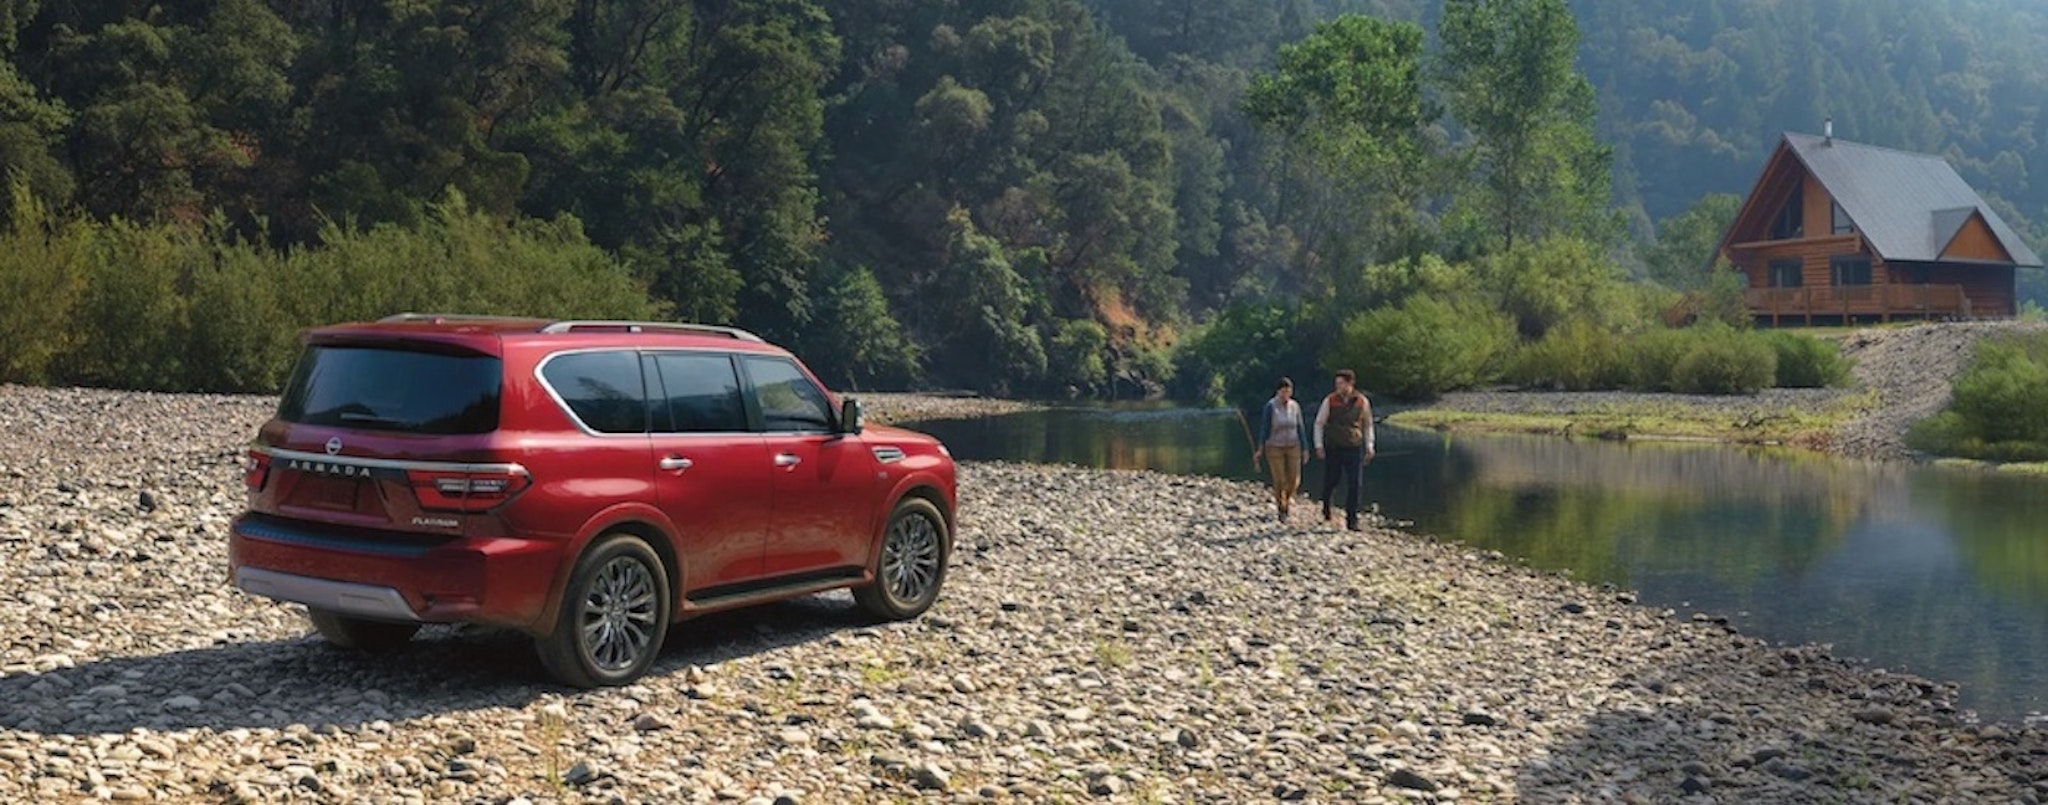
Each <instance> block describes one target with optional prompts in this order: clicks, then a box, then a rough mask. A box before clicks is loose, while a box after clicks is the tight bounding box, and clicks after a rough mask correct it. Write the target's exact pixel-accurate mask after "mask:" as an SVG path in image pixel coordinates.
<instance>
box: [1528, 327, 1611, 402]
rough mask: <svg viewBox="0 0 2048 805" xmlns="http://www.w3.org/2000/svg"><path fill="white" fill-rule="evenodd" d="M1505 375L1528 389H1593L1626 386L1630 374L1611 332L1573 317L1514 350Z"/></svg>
mask: <svg viewBox="0 0 2048 805" xmlns="http://www.w3.org/2000/svg"><path fill="white" fill-rule="evenodd" d="M1507 377H1508V380H1510V381H1512V382H1514V383H1516V384H1517V385H1521V386H1524V387H1528V388H1538V387H1548V388H1555V389H1562V390H1565V391H1595V390H1608V389H1617V388H1621V387H1622V386H1624V385H1627V383H1628V380H1629V373H1628V367H1627V366H1626V365H1625V364H1624V363H1623V362H1622V349H1621V344H1620V343H1619V342H1617V341H1616V340H1615V337H1614V335H1613V334H1612V333H1609V332H1608V331H1607V330H1605V329H1602V328H1601V327H1600V326H1599V325H1597V324H1594V323H1593V322H1591V321H1587V320H1585V319H1575V320H1573V321H1572V322H1570V323H1568V324H1566V325H1565V326H1563V327H1559V328H1557V329H1554V330H1551V331H1550V333H1549V334H1547V335H1545V336H1543V339H1542V340H1540V341H1537V342H1535V343H1533V344H1528V345H1526V346H1524V347H1522V348H1521V350H1519V351H1518V352H1516V353H1515V358H1514V360H1513V361H1512V362H1511V363H1510V364H1509V366H1508V372H1507Z"/></svg>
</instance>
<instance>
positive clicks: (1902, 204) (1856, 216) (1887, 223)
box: [1722, 133, 2042, 266]
mask: <svg viewBox="0 0 2048 805" xmlns="http://www.w3.org/2000/svg"><path fill="white" fill-rule="evenodd" d="M1784 156H1792V158H1796V160H1798V164H1800V166H1804V168H1806V172H1808V174H1812V178H1815V180H1819V182H1821V186H1825V188H1827V195H1831V197H1833V199H1835V203H1839V205H1841V211H1843V213H1847V215H1849V221H1851V223H1855V229H1858V231H1862V236H1864V240H1868V242H1870V248H1872V250H1874V252H1876V254H1878V256H1882V258H1884V260H1886V262H1937V260H1942V254H1944V252H1946V250H1948V248H1950V244H1952V242H1954V240H1956V234H1958V231H1962V227H1964V225H1968V223H1970V219H1972V217H1978V215H1980V217H1982V219H1985V225H1987V227H1989V229H1991V234H1993V238H1997V242H1999V246H2001V248H2003V250H2005V254H2011V256H2013V264H2019V266H2040V264H2042V260H2040V256H2036V254H2034V250H2032V248H2028V244H2025V240H2021V238H2019V234H2017V231H2013V227H2011V225H2007V223H2005V219H2001V217H1999V213H1995V211H1991V205H1987V203H1985V199H1982V197H1978V195H1976V190H1974V188H1970V182H1964V180H1962V176H1960V174H1956V168H1952V166H1950V164H1948V160H1944V158H1939V156H1933V154H1913V152H1901V150H1892V147H1878V145H1864V143H1851V141H1847V139H1829V137H1815V135H1802V133H1786V135H1784V141H1782V143H1780V145H1778V152H1774V154H1772V160H1769V162H1767V164H1765V168H1763V176H1759V178H1757V184H1755V186H1753V188H1751V190H1749V195H1751V199H1749V201H1747V203H1745V205H1743V209H1745V213H1747V211H1749V207H1753V205H1757V203H1759V201H1763V199H1755V195H1757V193H1761V190H1763V186H1765V184H1767V182H1769V178H1772V172H1774V166H1778V164H1780V160H1782V158H1784ZM1735 225H1741V221H1735ZM1733 236H1735V231H1733V227H1731V231H1729V238H1733ZM1729 238H1724V240H1722V248H1726V246H1729V242H1726V240H1729Z"/></svg>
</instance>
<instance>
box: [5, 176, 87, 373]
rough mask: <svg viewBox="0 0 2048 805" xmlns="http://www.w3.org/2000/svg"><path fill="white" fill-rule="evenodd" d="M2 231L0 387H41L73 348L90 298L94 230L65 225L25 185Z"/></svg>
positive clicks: (15, 196)
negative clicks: (82, 307)
mask: <svg viewBox="0 0 2048 805" xmlns="http://www.w3.org/2000/svg"><path fill="white" fill-rule="evenodd" d="M11 209H12V211H13V220H12V221H11V222H10V223H11V225H10V226H9V227H8V228H7V229H6V230H4V232H0V344H5V345H6V348H5V349H0V382H10V383H39V382H42V381H44V380H46V379H48V374H49V369H50V362H51V361H52V360H53V359H55V358H57V357H58V356H59V355H62V354H64V353H65V352H66V351H67V350H68V349H69V348H70V346H71V343H72V340H73V338H74V337H75V336H76V334H77V330H76V329H75V328H74V327H72V326H71V325H72V315H73V309H74V308H75V307H77V305H78V303H79V300H80V298H81V297H83V296H84V294H85V288H86V271H87V269H88V263H89V261H90V252H91V248H92V241H91V234H92V233H91V231H90V230H89V229H87V228H86V227H85V226H83V225H80V224H78V223H75V222H69V221H63V220H60V219H58V218H57V217H56V216H55V215H53V214H51V212H50V210H49V208H48V207H45V206H43V204H42V203H41V202H40V201H38V200H37V199H36V198H35V197H34V196H32V195H30V194H29V193H28V191H27V190H26V189H24V188H23V187H22V186H21V185H20V184H16V185H15V186H14V188H13V203H12V207H11Z"/></svg>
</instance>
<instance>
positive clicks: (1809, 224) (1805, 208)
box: [1793, 162, 1835, 238]
mask: <svg viewBox="0 0 2048 805" xmlns="http://www.w3.org/2000/svg"><path fill="white" fill-rule="evenodd" d="M1793 169H1794V170H1796V171H1798V172H1799V183H1800V184H1801V185H1802V186H1804V188H1805V189H1804V192H1805V197H1804V198H1802V199H1800V202H1799V203H1800V208H1799V214H1800V215H1801V216H1803V217H1804V218H1805V219H1806V221H1805V223H1804V226H1805V227H1806V236H1807V237H1809V238H1825V237H1829V236H1831V235H1833V234H1834V231H1835V197H1834V196H1831V195H1828V189H1827V188H1826V187H1824V186H1822V185H1821V183H1820V182H1819V181H1817V180H1815V179H1814V178H1813V176H1811V175H1809V174H1808V173H1807V172H1806V168H1804V167H1802V166H1800V165H1799V164H1798V163H1797V162H1794V163H1793Z"/></svg>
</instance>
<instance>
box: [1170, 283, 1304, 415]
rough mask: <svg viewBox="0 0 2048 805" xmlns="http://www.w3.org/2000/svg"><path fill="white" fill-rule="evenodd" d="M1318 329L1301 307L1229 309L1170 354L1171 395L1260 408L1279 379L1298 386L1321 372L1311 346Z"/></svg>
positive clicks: (1211, 403)
mask: <svg viewBox="0 0 2048 805" xmlns="http://www.w3.org/2000/svg"><path fill="white" fill-rule="evenodd" d="M1321 329H1322V328H1319V327H1318V326H1317V325H1316V324H1315V322H1314V318H1313V316H1311V315H1310V314H1309V313H1308V312H1307V310H1306V309H1305V308H1304V307H1302V306H1297V305H1282V304H1264V305H1254V304H1240V305H1233V306H1231V307H1229V308H1227V309H1225V310H1224V311H1223V312H1222V313H1221V314H1219V315H1218V316H1217V317H1216V318H1215V319H1214V320H1212V321H1210V322H1209V323H1208V324H1207V325H1206V326H1204V327H1203V328H1202V329H1200V330H1199V331H1197V332H1195V333H1194V334H1192V335H1190V336H1189V337H1188V338H1187V339H1186V340H1184V341H1182V342H1181V345H1180V348H1179V349H1178V350H1176V351H1175V353H1174V356H1173V357H1174V378H1175V384H1174V385H1175V387H1176V389H1177V392H1176V393H1177V394H1178V395H1179V396H1180V397H1182V398H1183V399H1188V400H1192V401H1195V402H1199V403H1202V404H1204V405H1226V404H1229V405H1239V406H1242V405H1251V404H1256V403H1259V402H1263V401H1264V400H1265V399H1266V396H1267V394H1268V393H1270V392H1271V391H1272V390H1273V384H1274V383H1275V382H1277V381H1278V380H1279V379H1280V378H1281V377H1293V378H1294V380H1295V382H1297V383H1299V382H1305V381H1306V380H1307V379H1308V377H1309V376H1310V374H1311V373H1314V372H1319V371H1321V367H1319V366H1317V365H1316V359H1317V358H1318V357H1319V356H1318V354H1317V351H1316V350H1314V348H1313V347H1312V346H1310V344H1312V343H1314V341H1316V340H1317V336H1318V335H1320V334H1321V332H1320V331H1321ZM1328 329H1329V330H1330V331H1333V332H1334V331H1335V330H1336V329H1337V328H1336V327H1330V328H1328Z"/></svg>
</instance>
